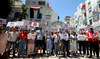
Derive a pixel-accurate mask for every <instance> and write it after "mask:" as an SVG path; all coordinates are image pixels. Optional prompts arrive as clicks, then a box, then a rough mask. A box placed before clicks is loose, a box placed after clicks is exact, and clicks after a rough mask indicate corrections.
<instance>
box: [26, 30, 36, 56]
mask: <svg viewBox="0 0 100 59" xmlns="http://www.w3.org/2000/svg"><path fill="white" fill-rule="evenodd" d="M35 37H36V35H35V33H34V29H31V32H30V33H28V35H27V38H28V48H27V55H28V56H29V55H31V54H33V51H34V47H35Z"/></svg>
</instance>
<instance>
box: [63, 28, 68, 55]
mask: <svg viewBox="0 0 100 59" xmlns="http://www.w3.org/2000/svg"><path fill="white" fill-rule="evenodd" d="M69 38H70V35H69V33H68V30H67V28H65V31H64V32H63V34H62V39H63V57H65V52H66V51H67V56H68V57H70V56H69ZM65 50H66V51H65Z"/></svg>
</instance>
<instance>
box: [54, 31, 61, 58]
mask: <svg viewBox="0 0 100 59" xmlns="http://www.w3.org/2000/svg"><path fill="white" fill-rule="evenodd" d="M53 37H54V45H55V56H58V47H59V41H60V36H59V32H56V34H54V35H53Z"/></svg>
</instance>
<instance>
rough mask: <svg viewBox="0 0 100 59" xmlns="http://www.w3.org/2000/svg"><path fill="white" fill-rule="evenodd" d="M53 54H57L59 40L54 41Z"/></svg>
mask: <svg viewBox="0 0 100 59" xmlns="http://www.w3.org/2000/svg"><path fill="white" fill-rule="evenodd" d="M54 45H55V54H56V55H58V47H59V42H55V43H54Z"/></svg>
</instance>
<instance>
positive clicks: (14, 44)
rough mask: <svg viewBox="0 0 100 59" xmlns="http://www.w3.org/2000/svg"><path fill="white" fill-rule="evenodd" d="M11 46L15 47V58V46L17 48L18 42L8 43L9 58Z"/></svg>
mask: <svg viewBox="0 0 100 59" xmlns="http://www.w3.org/2000/svg"><path fill="white" fill-rule="evenodd" d="M11 45H13V56H15V46H16V42H10V41H9V43H8V56H9V55H10V48H11Z"/></svg>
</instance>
